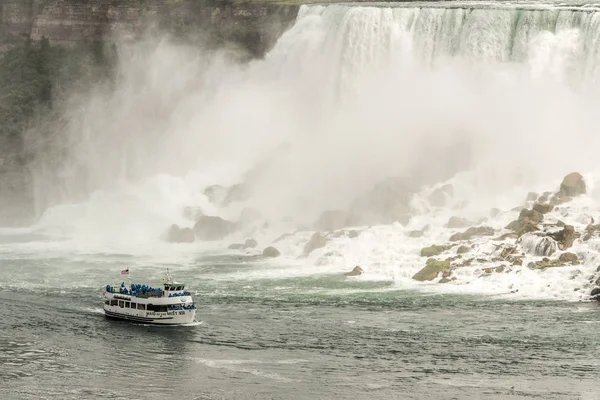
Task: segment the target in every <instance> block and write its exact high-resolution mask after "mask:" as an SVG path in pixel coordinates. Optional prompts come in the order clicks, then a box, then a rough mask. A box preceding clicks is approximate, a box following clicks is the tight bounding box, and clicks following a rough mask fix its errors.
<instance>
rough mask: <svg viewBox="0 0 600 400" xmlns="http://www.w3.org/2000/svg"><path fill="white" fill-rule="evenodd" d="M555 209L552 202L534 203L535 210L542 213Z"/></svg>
mask: <svg viewBox="0 0 600 400" xmlns="http://www.w3.org/2000/svg"><path fill="white" fill-rule="evenodd" d="M553 209H554V206H553V205H552V204H542V203H535V204H534V205H533V210H534V211H537V212H539V213H540V214H547V213H549V212H550V211H552V210H553Z"/></svg>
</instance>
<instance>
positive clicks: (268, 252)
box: [262, 246, 281, 258]
mask: <svg viewBox="0 0 600 400" xmlns="http://www.w3.org/2000/svg"><path fill="white" fill-rule="evenodd" d="M262 255H263V257H269V258H275V257H279V256H280V255H281V253H280V252H279V250H277V249H276V248H275V247H273V246H269V247H267V248H266V249H264V250H263V252H262Z"/></svg>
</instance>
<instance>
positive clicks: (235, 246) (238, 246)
mask: <svg viewBox="0 0 600 400" xmlns="http://www.w3.org/2000/svg"><path fill="white" fill-rule="evenodd" d="M227 248H228V249H229V250H241V249H243V248H244V245H243V244H242V243H232V244H230V245H229V246H227Z"/></svg>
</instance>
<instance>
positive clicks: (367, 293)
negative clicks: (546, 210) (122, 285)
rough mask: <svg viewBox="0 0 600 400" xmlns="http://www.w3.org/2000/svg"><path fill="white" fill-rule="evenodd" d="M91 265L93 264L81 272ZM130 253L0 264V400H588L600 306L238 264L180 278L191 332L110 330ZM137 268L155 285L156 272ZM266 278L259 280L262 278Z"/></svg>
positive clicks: (202, 264)
mask: <svg viewBox="0 0 600 400" xmlns="http://www.w3.org/2000/svg"><path fill="white" fill-rule="evenodd" d="M84 258H87V261H86V260H85V259H84ZM140 261H141V264H144V260H140V259H139V258H133V257H125V256H123V255H110V254H102V255H87V256H81V255H80V256H76V257H74V258H61V257H53V258H43V257H38V256H28V257H24V256H23V255H20V256H17V255H14V257H13V258H10V257H8V256H6V255H5V257H4V259H3V260H2V281H1V282H2V283H1V284H0V304H2V306H1V307H0V318H1V320H2V328H1V329H0V364H1V365H2V368H0V382H1V383H2V384H1V385H0V394H2V395H3V396H5V397H6V398H11V399H39V398H61V399H81V398H86V399H87V398H119V399H158V398H163V397H164V396H165V395H166V394H174V395H176V396H177V397H178V398H191V399H240V398H248V399H309V398H310V399H315V398H336V399H367V398H384V399H385V398H389V399H392V398H394V399H396V398H403V399H448V398H457V399H460V398H467V397H474V398H479V399H507V398H541V399H592V398H594V396H595V395H596V394H597V389H596V388H597V378H598V376H599V373H598V366H599V364H600V362H599V361H598V359H597V355H598V352H599V351H600V337H599V336H598V335H597V330H598V326H599V324H600V309H599V307H598V305H597V304H596V303H589V302H583V303H581V302H579V303H576V302H573V303H564V302H524V301H520V302H519V301H507V300H502V299H499V298H489V297H483V296H482V297H473V296H457V295H453V296H450V295H436V294H425V293H419V292H412V291H405V290H402V289H401V288H395V287H394V286H392V285H391V284H390V283H384V282H382V283H380V284H379V283H377V282H370V283H367V282H363V283H360V282H354V281H349V280H347V279H345V278H343V277H340V276H338V275H333V276H328V275H324V276H318V277H315V278H310V277H298V278H293V277H292V278H284V277H282V278H277V277H270V278H264V279H244V278H243V276H244V274H248V273H252V272H254V273H257V272H258V273H260V271H265V270H266V269H268V268H269V267H268V266H266V265H264V264H262V263H261V262H260V261H258V260H256V261H239V260H238V261H237V262H234V261H235V260H234V259H232V258H230V257H225V256H222V257H216V256H213V257H206V258H205V260H204V261H203V260H202V259H199V260H188V262H187V263H186V264H185V265H184V266H183V267H177V266H176V265H171V267H173V269H174V272H175V276H176V278H178V279H179V280H184V281H185V282H186V283H187V284H188V287H189V289H191V291H192V293H194V295H195V300H196V302H197V304H198V314H197V315H198V317H197V318H198V320H199V323H198V324H194V325H193V326H185V327H154V326H147V325H136V324H131V323H126V322H120V321H113V320H108V319H105V317H104V316H103V314H102V312H101V304H102V302H101V295H102V289H101V286H102V285H103V284H104V283H105V282H112V281H113V279H111V278H113V277H116V278H117V279H118V275H117V274H118V271H119V270H120V269H121V268H122V266H123V265H125V263H137V262H140ZM167 265H168V264H164V265H161V266H159V267H147V268H143V267H141V266H140V267H136V268H132V272H133V273H134V274H135V276H137V277H139V279H141V280H142V281H144V282H151V280H152V279H154V282H157V279H158V278H159V276H160V273H161V272H162V271H163V267H165V266H167ZM258 275H260V274H258Z"/></svg>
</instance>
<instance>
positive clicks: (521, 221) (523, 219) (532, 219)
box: [506, 209, 544, 236]
mask: <svg viewBox="0 0 600 400" xmlns="http://www.w3.org/2000/svg"><path fill="white" fill-rule="evenodd" d="M543 220H544V216H543V215H542V214H541V213H540V212H539V211H536V210H527V209H523V210H521V212H520V213H519V218H518V219H517V220H516V221H512V222H511V223H510V224H508V225H506V229H509V230H511V231H515V232H518V233H520V235H519V236H521V235H523V234H525V233H527V232H532V231H535V230H538V228H537V224H539V223H541V222H542V221H543Z"/></svg>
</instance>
